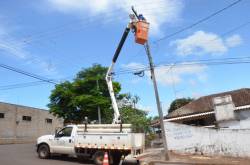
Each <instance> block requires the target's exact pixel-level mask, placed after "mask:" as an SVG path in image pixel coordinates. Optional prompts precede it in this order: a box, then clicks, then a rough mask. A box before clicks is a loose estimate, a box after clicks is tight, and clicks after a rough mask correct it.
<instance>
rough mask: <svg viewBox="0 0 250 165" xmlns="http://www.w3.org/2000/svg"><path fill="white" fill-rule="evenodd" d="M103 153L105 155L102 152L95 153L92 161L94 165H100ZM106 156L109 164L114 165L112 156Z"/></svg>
mask: <svg viewBox="0 0 250 165" xmlns="http://www.w3.org/2000/svg"><path fill="white" fill-rule="evenodd" d="M104 153H105V152H104V151H96V152H95V154H94V155H93V161H94V163H95V164H96V165H102V163H103V158H104ZM108 156H109V164H114V163H113V157H112V155H110V154H109V155H108Z"/></svg>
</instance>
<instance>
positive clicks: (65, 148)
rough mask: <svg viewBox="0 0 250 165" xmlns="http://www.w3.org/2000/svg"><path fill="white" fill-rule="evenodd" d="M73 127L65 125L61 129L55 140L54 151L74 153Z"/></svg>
mask: <svg viewBox="0 0 250 165" xmlns="http://www.w3.org/2000/svg"><path fill="white" fill-rule="evenodd" d="M72 130H73V127H65V128H63V129H62V130H60V131H59V132H58V133H57V134H56V135H55V138H54V140H53V145H52V146H53V148H52V150H53V152H54V153H59V154H73V153H74V139H73V136H72Z"/></svg>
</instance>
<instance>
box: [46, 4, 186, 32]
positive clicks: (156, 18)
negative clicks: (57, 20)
mask: <svg viewBox="0 0 250 165" xmlns="http://www.w3.org/2000/svg"><path fill="white" fill-rule="evenodd" d="M47 2H48V3H49V5H50V6H51V7H53V8H54V9H55V10H57V11H59V12H63V13H74V14H76V15H80V16H84V17H86V15H91V16H93V15H98V14H102V16H103V21H104V22H105V19H106V18H107V17H111V18H112V19H117V20H118V19H119V17H121V16H122V17H124V18H123V20H126V21H127V20H128V17H125V16H126V15H127V16H128V14H129V13H131V6H132V5H133V6H135V8H136V10H137V11H138V12H139V13H143V14H144V16H145V17H146V18H147V20H148V21H149V22H150V26H151V31H152V32H153V33H155V34H156V33H157V32H159V31H160V27H161V25H162V24H164V23H175V22H176V21H177V20H178V19H179V16H180V13H181V11H182V8H183V3H182V0H180V1H172V0H164V1H162V0H147V1H145V0H126V1H120V0H92V1H91V2H90V1H89V0H47Z"/></svg>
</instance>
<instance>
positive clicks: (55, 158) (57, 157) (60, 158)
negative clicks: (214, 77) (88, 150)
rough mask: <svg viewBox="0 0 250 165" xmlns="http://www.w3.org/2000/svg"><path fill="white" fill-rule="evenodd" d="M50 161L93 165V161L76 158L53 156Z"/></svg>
mask: <svg viewBox="0 0 250 165" xmlns="http://www.w3.org/2000/svg"><path fill="white" fill-rule="evenodd" d="M50 160H57V161H64V162H66V161H68V162H75V163H79V164H93V161H91V160H79V159H77V158H74V157H69V156H52V157H50Z"/></svg>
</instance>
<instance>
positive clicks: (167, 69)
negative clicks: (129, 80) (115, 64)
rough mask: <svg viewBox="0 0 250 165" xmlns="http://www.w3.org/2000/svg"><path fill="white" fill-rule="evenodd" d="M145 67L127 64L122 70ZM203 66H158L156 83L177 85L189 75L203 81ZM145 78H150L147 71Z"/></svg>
mask: <svg viewBox="0 0 250 165" xmlns="http://www.w3.org/2000/svg"><path fill="white" fill-rule="evenodd" d="M145 67H146V66H145V65H143V64H140V63H129V64H127V65H123V68H126V69H133V70H135V71H140V70H141V69H142V68H145ZM206 68H207V67H206V66H205V65H200V64H195V65H194V64H190V63H181V64H178V65H174V64H173V65H172V66H171V65H170V66H160V67H156V68H155V75H156V78H157V82H158V83H160V84H161V85H172V84H179V83H181V82H183V76H186V75H191V76H195V77H196V79H197V80H198V81H205V79H204V77H206V76H205V72H204V71H205V70H206ZM145 74H146V76H147V77H148V78H150V76H151V74H150V72H149V71H146V73H145Z"/></svg>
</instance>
